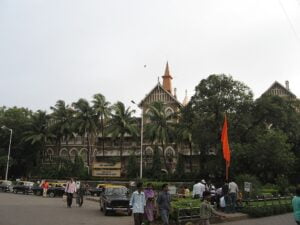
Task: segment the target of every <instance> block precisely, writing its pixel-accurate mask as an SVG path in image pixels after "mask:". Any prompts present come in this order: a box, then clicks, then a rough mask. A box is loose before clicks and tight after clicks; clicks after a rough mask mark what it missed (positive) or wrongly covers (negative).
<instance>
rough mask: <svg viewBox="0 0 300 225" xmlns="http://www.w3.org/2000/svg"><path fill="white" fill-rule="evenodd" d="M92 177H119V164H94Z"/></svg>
mask: <svg viewBox="0 0 300 225" xmlns="http://www.w3.org/2000/svg"><path fill="white" fill-rule="evenodd" d="M92 175H93V176H94V177H121V162H95V163H93V171H92Z"/></svg>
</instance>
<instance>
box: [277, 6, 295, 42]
mask: <svg viewBox="0 0 300 225" xmlns="http://www.w3.org/2000/svg"><path fill="white" fill-rule="evenodd" d="M278 1H279V5H280V7H281V9H282V11H283V13H284V15H285V17H286V19H287V21H288V23H289V25H290V27H291V29H292V31H293V33H294V35H295V38H296V40H297V42H298V43H299V44H300V37H299V35H298V33H297V31H296V28H295V26H294V24H293V22H292V20H291V18H290V17H289V14H288V12H287V11H286V9H285V8H284V5H283V4H282V1H281V0H278ZM297 1H298V3H299V4H300V0H297Z"/></svg>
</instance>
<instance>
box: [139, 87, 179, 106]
mask: <svg viewBox="0 0 300 225" xmlns="http://www.w3.org/2000/svg"><path fill="white" fill-rule="evenodd" d="M156 88H159V89H160V90H162V91H163V92H164V93H166V94H167V95H168V96H170V97H171V99H172V100H174V102H176V103H177V104H178V105H179V106H180V107H183V105H182V104H181V103H180V102H179V101H178V100H177V99H176V98H175V97H174V96H173V95H172V94H171V93H169V92H168V91H166V90H165V89H164V88H163V86H162V85H161V84H160V82H158V83H157V85H155V86H154V88H153V89H152V90H151V91H150V92H149V93H148V94H147V95H146V96H145V98H144V99H143V100H142V101H141V102H140V103H139V107H141V106H142V105H143V103H144V101H145V100H146V99H147V98H148V97H149V96H150V95H151V94H152V93H153V92H154V91H155V89H156Z"/></svg>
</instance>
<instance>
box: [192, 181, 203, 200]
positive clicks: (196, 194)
mask: <svg viewBox="0 0 300 225" xmlns="http://www.w3.org/2000/svg"><path fill="white" fill-rule="evenodd" d="M202 181H204V180H202ZM202 181H201V182H198V183H196V182H195V184H194V186H193V192H192V197H193V198H196V199H197V198H202V195H203V192H204V191H205V185H204V184H203V183H202ZM204 182H205V181H204Z"/></svg>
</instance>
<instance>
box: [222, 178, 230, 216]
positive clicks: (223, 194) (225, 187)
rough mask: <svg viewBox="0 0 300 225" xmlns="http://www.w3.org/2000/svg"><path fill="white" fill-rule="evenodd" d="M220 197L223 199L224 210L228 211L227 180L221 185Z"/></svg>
mask: <svg viewBox="0 0 300 225" xmlns="http://www.w3.org/2000/svg"><path fill="white" fill-rule="evenodd" d="M222 197H224V200H225V212H226V213H229V212H230V204H231V203H230V202H231V201H230V197H229V186H228V183H227V182H225V183H224V185H223V186H222Z"/></svg>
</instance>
